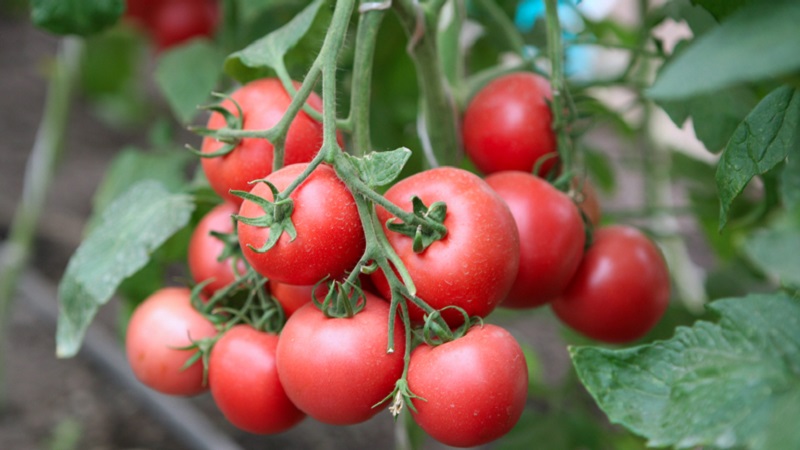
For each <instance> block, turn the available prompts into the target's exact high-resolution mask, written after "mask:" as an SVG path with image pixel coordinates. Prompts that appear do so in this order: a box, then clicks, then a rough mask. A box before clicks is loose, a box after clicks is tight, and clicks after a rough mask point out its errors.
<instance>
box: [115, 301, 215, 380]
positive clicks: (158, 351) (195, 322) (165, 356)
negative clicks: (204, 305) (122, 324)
mask: <svg viewBox="0 0 800 450" xmlns="http://www.w3.org/2000/svg"><path fill="white" fill-rule="evenodd" d="M190 296H191V291H190V290H189V289H186V288H177V287H169V288H163V289H161V290H159V291H156V292H155V293H154V294H153V295H151V296H150V297H148V298H147V299H145V301H144V302H142V304H140V305H139V306H138V307H137V308H136V309H135V310H134V312H133V315H132V316H131V320H130V322H129V323H128V329H127V332H126V336H125V349H126V352H127V356H128V363H129V364H130V366H131V369H133V373H134V375H136V378H137V379H139V381H141V382H142V383H143V384H144V385H146V386H148V387H150V388H152V389H155V390H156V391H159V392H161V393H163V394H169V395H184V396H189V395H196V394H199V393H201V392H203V391H205V390H206V389H208V387H207V386H205V385H204V384H203V364H202V362H199V361H198V362H196V363H194V364H192V365H191V366H190V367H188V368H187V369H182V367H183V365H184V364H185V363H186V361H187V360H188V359H189V358H190V357H191V356H192V355H193V354H194V352H195V350H178V349H177V348H178V347H185V346H188V345H190V344H191V343H192V341H193V340H194V341H197V340H200V339H203V338H210V337H213V336H214V335H216V329H215V328H214V325H213V324H212V323H211V322H210V321H209V320H208V319H206V318H205V317H203V315H202V314H200V313H199V312H197V310H195V309H194V308H193V307H192V305H191V302H190Z"/></svg>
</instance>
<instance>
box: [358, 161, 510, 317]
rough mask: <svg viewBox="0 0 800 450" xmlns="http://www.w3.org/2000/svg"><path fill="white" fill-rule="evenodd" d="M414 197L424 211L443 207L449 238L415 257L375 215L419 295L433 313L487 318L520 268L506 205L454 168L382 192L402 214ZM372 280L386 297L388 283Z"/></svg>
mask: <svg viewBox="0 0 800 450" xmlns="http://www.w3.org/2000/svg"><path fill="white" fill-rule="evenodd" d="M415 195H416V196H418V197H419V198H420V199H421V200H422V202H423V203H424V204H425V205H427V206H430V205H431V204H433V203H434V202H437V201H445V202H446V203H447V216H446V217H445V219H444V225H445V227H447V235H446V236H445V237H444V238H443V239H441V240H439V241H436V242H434V243H433V244H432V245H431V246H430V247H428V248H427V249H425V251H423V252H422V253H414V250H413V248H412V245H413V240H412V239H411V238H410V237H408V236H405V235H403V234H400V233H396V232H393V231H388V230H387V229H386V221H387V220H389V219H390V218H392V217H393V216H392V215H391V214H389V212H388V211H386V210H385V209H383V208H380V207H379V208H378V209H377V213H378V218H379V219H380V221H381V223H383V224H384V230H385V231H386V237H387V238H388V240H389V243H390V244H391V246H392V247H393V248H394V250H395V251H396V252H397V254H398V256H399V257H400V259H401V260H402V261H403V263H404V264H405V266H406V268H407V269H408V272H409V274H410V275H411V278H412V279H413V280H414V284H415V285H416V287H417V295H418V296H419V297H420V298H422V299H423V300H425V301H426V302H427V303H428V304H429V305H430V306H432V307H433V308H435V309H441V308H444V307H446V306H450V305H455V306H459V307H461V308H463V309H464V310H465V311H466V312H467V313H468V314H469V315H470V316H481V317H486V316H487V315H488V314H489V313H490V312H492V310H494V308H495V307H496V306H497V305H498V303H500V301H501V300H503V298H505V296H506V294H508V291H509V289H510V288H511V285H512V283H513V282H514V278H515V277H516V276H517V270H518V269H519V234H518V233H517V227H516V225H515V224H514V217H513V216H512V215H511V212H510V211H509V209H508V206H506V204H505V202H503V199H501V198H500V196H498V195H497V193H496V192H494V191H493V190H492V188H490V187H489V185H488V184H486V182H484V181H483V180H482V179H480V178H479V177H477V176H476V175H475V174H472V173H470V172H467V171H465V170H461V169H456V168H453V167H442V168H438V169H432V170H427V171H424V172H420V173H418V174H415V175H412V176H411V177H408V178H406V179H404V180H401V181H400V182H398V183H397V184H395V185H394V186H392V187H391V188H390V189H389V190H388V191H387V192H386V198H387V199H388V200H389V201H391V202H393V203H395V204H396V205H398V206H399V207H401V208H402V209H404V210H406V211H410V210H411V198H412V197H413V196H415ZM375 275H377V276H375ZM375 275H374V276H373V277H374V278H373V281H374V282H375V285H376V287H377V288H378V290H379V291H380V292H381V294H382V295H384V296H385V297H388V296H389V285H388V283H387V282H386V278H385V277H384V276H383V274H382V273H380V272H376V274H375ZM409 315H410V316H411V319H412V321H414V322H420V321H421V320H422V317H423V311H422V310H421V309H420V308H418V307H417V306H414V305H409ZM442 315H443V317H444V318H445V320H446V321H447V322H448V323H449V324H451V325H457V324H460V323H462V322H463V320H464V318H463V316H462V315H461V314H459V313H458V312H457V311H454V310H452V309H448V310H445V311H443V313H442Z"/></svg>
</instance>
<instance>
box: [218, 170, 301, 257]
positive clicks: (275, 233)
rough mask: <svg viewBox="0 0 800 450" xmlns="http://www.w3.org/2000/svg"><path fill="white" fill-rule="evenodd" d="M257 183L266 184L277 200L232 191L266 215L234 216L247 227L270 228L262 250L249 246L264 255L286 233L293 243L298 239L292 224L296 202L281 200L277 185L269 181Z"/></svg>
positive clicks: (286, 199) (287, 199) (288, 199)
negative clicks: (256, 206) (258, 207)
mask: <svg viewBox="0 0 800 450" xmlns="http://www.w3.org/2000/svg"><path fill="white" fill-rule="evenodd" d="M255 182H261V183H265V184H266V185H267V186H269V189H270V190H271V191H272V197H273V198H275V199H277V200H276V201H274V202H270V201H269V200H267V199H265V198H263V197H259V196H258V195H255V194H252V193H250V192H245V191H235V190H234V191H231V194H233V195H236V196H237V197H241V198H243V199H245V200H249V201H251V202H253V203H255V204H257V205H259V206H260V207H261V209H262V210H263V211H264V215H262V216H259V217H243V216H240V215H235V216H234V217H235V218H236V220H237V221H239V222H241V223H243V224H245V225H252V226H255V227H261V228H267V227H268V228H269V238H268V239H267V241H266V242H265V243H264V245H262V246H261V247H260V248H255V247H253V246H252V245H249V244H248V247H249V248H250V249H251V250H253V251H254V252H256V253H264V252H267V251H268V250H269V249H271V248H272V247H274V246H275V244H276V243H277V242H278V239H280V237H281V235H282V234H283V233H284V232H286V234H288V235H289V239H290V240H291V241H294V240H295V238H296V237H297V230H296V229H295V227H294V223H292V211H294V202H293V201H292V199H290V198H281V197H280V195H279V194H280V193H279V192H278V188H276V187H275V185H273V184H272V183H270V182H269V181H266V180H257V181H255Z"/></svg>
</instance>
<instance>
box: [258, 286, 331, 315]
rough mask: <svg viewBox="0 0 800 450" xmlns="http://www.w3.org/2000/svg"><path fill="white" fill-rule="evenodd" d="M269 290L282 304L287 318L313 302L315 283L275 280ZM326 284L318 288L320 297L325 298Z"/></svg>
mask: <svg viewBox="0 0 800 450" xmlns="http://www.w3.org/2000/svg"><path fill="white" fill-rule="evenodd" d="M269 290H270V293H271V294H272V297H274V298H275V300H277V301H278V303H280V304H281V307H282V308H283V313H284V314H285V316H286V318H287V319H288V318H289V317H291V316H292V314H294V313H295V312H296V311H297V310H298V309H300V308H302V307H303V306H305V305H306V304H308V303H310V302H311V296H312V295H313V292H314V285H310V286H297V285H293V284H286V283H278V282H277V281H273V282H271V283H270V284H269ZM325 292H326V289H325V285H321V286H320V287H319V288H318V293H317V295H318V298H320V299H321V300H324V299H325Z"/></svg>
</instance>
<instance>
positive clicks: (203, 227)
mask: <svg viewBox="0 0 800 450" xmlns="http://www.w3.org/2000/svg"><path fill="white" fill-rule="evenodd" d="M238 210H239V208H237V207H236V206H235V205H232V204H230V203H227V202H225V203H222V204H221V205H218V206H216V207H214V209H212V210H211V211H209V212H208V214H206V215H205V216H204V217H203V218H202V219H201V220H200V223H198V224H197V227H196V228H195V229H194V231H193V232H192V237H191V239H190V240H189V252H188V262H189V272H190V273H191V274H192V278H193V279H194V281H195V282H196V283H198V284H199V283H202V282H203V281H206V280H208V279H213V281H212V282H210V283H209V284H207V285H206V286H205V287H204V288H203V293H204V294H206V295H207V296H209V297H210V296H212V295H214V292H216V291H218V290H220V289H222V288H224V287H225V286H227V285H229V284H230V283H232V282H233V281H234V280H235V279H236V277H235V275H234V273H233V263H232V261H231V260H230V259H226V260H224V261H219V259H218V258H219V256H220V255H221V254H222V251H223V249H224V248H225V244H224V243H223V242H222V241H221V240H219V239H217V238H216V237H214V236H213V235H212V234H211V232H212V231H216V232H219V233H232V232H233V219H232V217H231V216H232V215H233V214H236V213H237V212H238ZM246 270H247V269H246V267H245V264H244V262H243V261H241V260H240V263H239V265H238V267H237V271H238V272H239V274H240V275H242V274H244V273H245V271H246Z"/></svg>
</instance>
